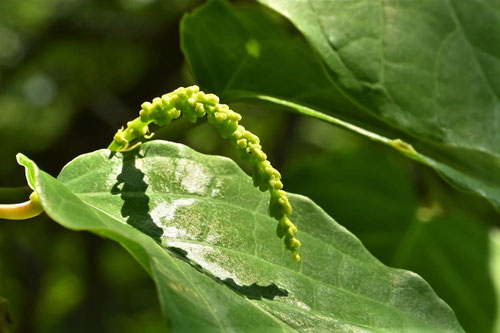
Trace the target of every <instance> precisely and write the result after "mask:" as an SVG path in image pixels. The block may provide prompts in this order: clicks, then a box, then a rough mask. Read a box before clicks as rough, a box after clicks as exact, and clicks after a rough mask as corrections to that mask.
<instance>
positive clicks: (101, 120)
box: [0, 0, 500, 332]
mask: <svg viewBox="0 0 500 333" xmlns="http://www.w3.org/2000/svg"><path fill="white" fill-rule="evenodd" d="M201 2H202V1H194V0H166V1H159V0H113V1H107V2H103V1H97V0H23V1H19V0H1V1H0V163H1V164H0V165H1V166H0V187H1V188H2V189H0V200H1V201H0V202H2V203H10V202H19V201H24V200H26V198H27V195H28V194H29V190H28V189H27V188H26V187H23V186H24V185H25V184H26V182H25V179H24V170H23V168H21V167H19V166H18V165H17V163H16V161H15V154H16V153H17V152H22V153H24V154H26V155H27V156H29V157H30V158H32V159H33V160H35V161H36V162H37V164H38V165H39V166H40V167H41V168H42V169H43V170H45V171H47V172H49V173H50V174H52V175H54V176H55V175H57V174H58V173H59V171H60V170H61V168H62V167H63V166H64V165H65V164H66V163H67V162H69V161H70V160H71V159H72V158H74V157H76V156H77V155H79V154H82V153H86V152H90V151H93V150H96V149H100V148H104V147H106V146H107V145H108V143H109V142H110V140H111V139H112V137H113V135H114V133H115V131H116V130H117V129H118V128H119V127H120V126H122V125H124V124H125V123H126V121H128V120H130V119H132V118H134V117H136V116H137V112H138V110H139V107H140V104H141V103H142V102H143V101H146V100H151V99H152V98H154V97H156V96H160V95H162V94H163V93H165V92H168V91H171V90H173V89H175V88H177V87H178V86H182V85H188V84H192V83H195V82H193V79H192V77H191V76H190V73H189V69H188V68H187V65H186V64H185V61H184V59H183V55H182V53H181V51H180V47H179V20H180V18H181V16H182V14H183V13H184V12H185V11H188V10H190V9H192V8H194V7H195V6H196V5H198V4H199V3H201ZM232 107H233V108H234V109H235V110H237V111H238V112H240V113H242V115H243V121H242V123H243V124H244V126H245V127H247V128H249V129H251V130H252V131H253V132H255V133H256V134H258V135H259V136H260V137H261V140H262V142H263V147H264V149H265V151H266V152H268V155H269V159H270V160H271V162H272V163H273V164H274V165H275V166H276V167H277V168H278V169H279V170H281V171H282V175H283V178H284V184H285V189H286V190H288V191H290V192H295V193H300V194H303V195H306V196H309V197H310V198H312V199H313V200H314V201H316V202H317V203H318V204H319V205H320V206H321V207H322V208H323V209H324V210H325V211H326V212H327V213H329V214H330V215H331V216H332V217H334V218H335V219H336V220H337V221H338V222H339V223H341V224H342V225H344V226H345V227H346V228H347V229H349V230H350V231H351V232H353V233H354V234H356V235H357V236H358V237H359V238H360V239H361V240H362V242H363V243H364V244H365V246H366V247H367V248H368V249H369V250H370V251H371V252H372V253H373V254H374V255H375V256H377V258H379V259H380V260H381V261H382V262H384V263H385V264H387V265H390V266H394V267H401V268H405V269H410V270H413V271H415V272H417V273H418V274H420V275H422V276H423V277H424V278H425V279H426V280H427V281H428V282H429V283H430V284H431V286H432V287H433V288H434V289H435V290H436V292H437V293H438V295H439V296H440V297H442V298H443V299H444V300H445V301H446V302H447V303H448V304H449V305H450V306H451V307H452V308H453V309H454V310H455V312H456V314H457V316H458V319H459V321H460V323H461V324H462V326H463V327H464V328H465V329H466V330H468V331H471V332H494V331H497V332H500V324H499V322H498V320H497V318H498V317H499V315H498V313H499V306H498V297H499V289H498V284H499V283H500V281H499V277H500V241H499V238H500V237H499V232H498V227H500V219H499V216H498V213H497V212H495V211H494V210H493V208H491V206H490V205H489V204H488V203H487V202H485V201H484V200H482V199H480V198H476V197H473V196H470V195H467V194H464V193H461V192H458V191H457V190H455V189H453V188H451V187H450V186H449V185H448V184H446V183H445V182H444V181H443V180H441V178H439V176H438V175H436V174H435V172H433V171H432V170H430V169H429V168H426V167H424V166H422V165H418V164H416V163H414V162H412V161H409V160H408V159H405V158H403V157H401V156H400V155H398V154H397V153H395V152H394V151H392V150H388V149H387V148H385V147H382V146H379V145H377V144H374V143H371V142H368V141H367V140H366V139H364V138H361V137H357V136H355V135H353V134H350V133H347V132H345V131H343V130H340V129H336V128H334V127H332V126H331V125H328V124H324V123H322V122H320V121H317V120H313V119H306V118H304V117H300V116H297V115H294V114H291V113H287V112H285V111H283V110H280V109H277V108H267V107H264V106H261V105H257V106H256V105H243V104H235V105H232ZM157 138H162V139H167V140H172V141H176V142H181V143H184V144H187V145H189V146H191V147H192V148H194V149H196V150H198V151H200V152H203V153H207V154H220V155H225V156H229V157H231V158H233V159H234V160H235V161H237V162H238V163H240V161H239V157H238V155H237V154H236V152H235V151H233V150H232V149H231V147H230V146H229V145H228V144H227V143H226V142H224V141H223V140H222V139H220V138H219V136H218V134H217V132H216V130H215V129H213V128H211V127H210V126H209V125H208V124H207V123H206V122H201V123H199V124H197V125H192V124H189V123H187V122H186V121H184V120H178V121H176V122H175V123H174V124H172V125H171V126H169V127H167V128H165V129H162V130H160V131H159V132H158V133H157ZM240 164H241V163H240ZM242 167H243V168H245V166H243V165H242ZM247 171H248V170H247ZM0 296H1V297H5V298H7V299H8V301H9V305H10V313H11V316H12V318H13V322H14V324H13V325H12V331H13V332H69V331H71V332H161V331H164V326H163V321H162V319H161V314H160V311H159V306H158V301H157V299H156V291H155V287H154V284H153V282H152V281H151V280H150V279H149V277H148V276H147V274H146V273H145V272H144V271H143V269H142V268H141V267H140V266H139V264H137V263H136V262H135V261H134V259H133V258H132V257H131V256H130V255H128V253H126V251H124V250H123V249H122V248H121V247H120V246H119V245H117V244H115V243H113V242H111V241H107V240H105V239H101V238H99V237H97V236H95V235H92V234H88V233H77V232H72V231H69V230H65V229H63V228H62V227H60V226H59V225H57V224H55V223H53V222H51V221H50V219H49V218H48V217H47V216H45V215H42V216H40V217H37V218H35V219H32V220H29V221H19V222H16V221H4V220H0ZM0 320H1V318H0Z"/></svg>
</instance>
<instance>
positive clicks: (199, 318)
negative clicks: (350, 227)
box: [19, 141, 462, 332]
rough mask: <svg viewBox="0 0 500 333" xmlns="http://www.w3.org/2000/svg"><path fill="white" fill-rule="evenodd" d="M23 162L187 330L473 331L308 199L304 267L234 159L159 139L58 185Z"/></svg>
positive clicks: (65, 174)
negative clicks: (150, 286)
mask: <svg viewBox="0 0 500 333" xmlns="http://www.w3.org/2000/svg"><path fill="white" fill-rule="evenodd" d="M19 161H20V163H22V164H23V165H25V166H26V168H27V173H28V177H27V178H28V181H29V182H30V184H31V185H32V186H34V187H35V188H36V190H37V191H38V193H39V195H40V198H41V201H42V204H43V205H44V208H45V210H46V212H47V214H48V215H49V216H50V217H51V218H52V219H54V220H55V221H57V222H58V223H60V224H61V225H63V226H65V227H67V228H70V229H74V230H87V231H91V232H94V233H97V234H99V235H102V236H105V237H108V238H111V239H113V240H115V241H118V242H119V243H121V244H122V245H123V246H124V247H125V248H126V249H127V250H128V251H129V252H130V253H131V254H132V255H133V256H134V257H135V258H136V259H137V260H138V261H139V262H140V263H141V264H142V265H143V266H144V268H145V269H146V270H147V271H148V272H149V273H150V274H151V276H152V277H153V279H154V280H155V282H156V284H157V288H158V293H159V298H160V303H161V306H162V309H163V311H164V313H165V315H166V316H167V318H168V321H169V325H170V326H171V328H172V329H173V330H175V331H178V330H197V329H198V330H199V329H203V330H205V331H206V330H207V329H212V330H218V331H231V330H234V329H236V330H241V331H256V330H257V331H259V330H260V331H262V330H266V331H270V330H275V331H290V332H292V331H306V330H328V331H332V330H333V331H352V330H354V329H356V330H361V331H397V332H402V331H415V330H426V331H439V332H443V331H461V330H462V329H461V327H460V326H459V324H458V322H457V320H456V318H455V315H454V314H453V312H452V310H451V309H450V308H449V307H448V306H447V305H446V304H445V303H444V302H443V301H442V300H441V299H439V298H438V297H437V296H436V295H435V293H434V292H433V291H432V289H431V288H430V287H429V285H428V284H427V283H426V282H425V281H424V280H423V279H421V278H420V277H418V276H417V275H416V274H414V273H411V272H408V271H403V270H397V269H392V268H388V267H387V266H385V265H383V264H381V263H380V262H379V261H378V260H376V259H375V258H374V257H373V256H372V255H371V254H370V253H369V252H368V251H367V250H366V249H365V248H364V247H363V246H362V244H361V243H360V241H359V240H358V239H357V238H355V237H354V236H353V235H352V234H351V233H349V232H348V231H347V230H346V229H344V228H343V227H342V226H340V225H339V224H338V223H336V222H335V221H334V220H333V219H332V218H330V217H329V216H328V215H327V214H326V213H325V212H324V211H322V210H321V209H320V208H319V207H318V206H317V205H315V204H314V203H313V202H312V201H310V200H309V199H307V198H305V197H302V196H298V195H291V196H290V199H291V202H292V204H293V206H294V213H293V215H292V218H293V220H294V221H295V222H296V223H297V226H298V228H299V234H298V235H300V239H301V240H302V244H303V246H302V248H301V255H302V258H303V259H302V261H301V262H300V263H295V262H293V261H292V259H291V258H290V256H289V253H288V252H286V251H285V250H284V249H283V247H282V243H281V242H280V241H279V240H278V239H277V238H276V236H275V233H274V228H275V225H276V222H275V221H274V220H273V219H271V218H270V217H268V215H267V211H266V210H267V205H268V200H269V197H268V194H267V193H262V192H260V191H259V190H258V189H256V188H254V187H253V185H252V181H251V178H250V177H249V176H248V175H246V174H245V173H243V171H241V170H240V169H239V168H238V167H237V166H236V164H235V163H234V162H232V161H231V160H229V159H227V158H223V157H216V156H206V155H202V154H199V153H196V152H195V151H193V150H191V149H189V148H187V147H185V146H182V145H179V144H173V143H168V142H160V141H155V142H150V143H147V144H144V145H143V146H142V147H141V148H140V149H139V150H135V151H133V152H129V153H125V154H124V155H122V154H116V155H114V156H113V155H112V154H110V152H109V151H108V150H99V151H96V152H94V153H90V154H86V155H81V156H80V157H77V158H76V159H75V160H73V161H72V162H70V163H69V164H68V165H67V166H66V167H65V168H64V169H63V170H62V171H61V174H60V175H59V177H58V179H57V180H56V179H54V178H53V177H51V176H50V175H48V174H46V173H44V172H43V171H41V170H39V169H38V168H37V166H36V165H35V164H34V163H33V162H31V161H30V160H28V159H27V158H26V157H24V156H22V155H19Z"/></svg>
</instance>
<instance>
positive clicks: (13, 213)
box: [0, 192, 43, 220]
mask: <svg viewBox="0 0 500 333" xmlns="http://www.w3.org/2000/svg"><path fill="white" fill-rule="evenodd" d="M42 212H43V207H42V204H41V203H40V199H39V198H38V195H37V194H36V192H33V193H31V195H30V200H28V201H25V202H22V203H18V204H8V205H2V204H0V219H7V220H27V219H30V218H32V217H35V216H37V215H39V214H41V213H42Z"/></svg>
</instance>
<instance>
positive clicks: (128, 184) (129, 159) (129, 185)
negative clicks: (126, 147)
mask: <svg viewBox="0 0 500 333" xmlns="http://www.w3.org/2000/svg"><path fill="white" fill-rule="evenodd" d="M138 152H139V150H134V151H130V152H126V153H123V162H122V170H121V172H120V174H119V175H118V176H117V177H116V183H115V184H114V185H113V187H112V188H111V194H113V195H117V194H120V197H121V199H122V200H123V206H122V208H121V215H122V217H126V218H127V223H128V224H130V225H131V226H133V227H134V228H136V229H139V230H140V231H142V232H143V233H145V234H146V235H148V236H150V237H152V238H154V239H155V240H156V241H159V239H160V237H161V235H162V234H163V230H162V229H161V228H160V227H158V226H157V225H156V224H155V223H154V221H153V219H152V217H151V215H150V214H149V197H148V196H147V195H146V190H147V189H148V186H149V185H148V184H147V183H146V182H145V181H144V173H143V172H142V171H141V170H140V169H138V168H137V167H136V159H137V158H138V157H139V158H142V156H140V155H139V153H138Z"/></svg>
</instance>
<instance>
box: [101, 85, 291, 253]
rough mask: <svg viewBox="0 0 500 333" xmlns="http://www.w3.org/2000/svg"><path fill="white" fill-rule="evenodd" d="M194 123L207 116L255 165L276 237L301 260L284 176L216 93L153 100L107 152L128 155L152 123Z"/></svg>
mask: <svg viewBox="0 0 500 333" xmlns="http://www.w3.org/2000/svg"><path fill="white" fill-rule="evenodd" d="M181 115H182V116H183V117H184V118H186V119H187V120H188V121H189V122H191V123H195V122H196V121H197V120H198V118H201V117H203V116H205V115H206V116H207V120H208V122H209V123H210V124H212V125H214V126H215V127H216V128H217V129H218V131H219V134H220V135H221V136H222V138H224V139H229V141H230V142H231V144H232V145H234V146H235V147H236V148H237V149H238V150H239V151H240V153H241V157H242V159H243V160H244V161H245V162H248V163H250V165H251V166H252V178H253V183H254V185H255V186H256V187H258V188H259V189H260V190H261V191H263V192H264V191H269V193H270V195H271V199H270V202H269V215H270V216H271V217H273V218H274V219H276V220H277V221H278V227H277V229H276V234H277V236H278V237H279V238H283V237H284V243H285V247H286V248H287V249H288V250H289V251H291V252H292V255H293V259H294V260H295V261H299V260H300V255H299V253H298V251H297V249H298V248H299V247H300V241H299V240H298V239H297V238H295V233H296V232H297V227H296V226H295V225H294V224H293V223H292V221H291V220H290V219H289V217H290V215H291V214H292V206H291V205H290V202H289V201H288V197H287V195H286V192H285V191H283V190H282V188H283V183H282V182H281V174H280V173H279V171H278V170H276V169H275V168H273V166H272V165H271V163H270V162H269V161H268V160H267V155H266V154H265V153H264V152H263V151H262V146H261V145H260V140H259V138H258V137H257V136H256V135H255V134H253V133H251V132H250V131H248V130H246V129H245V127H243V126H241V125H239V123H238V122H239V121H240V120H241V115H240V114H239V113H237V112H234V111H233V110H231V109H230V108H229V106H227V105H226V104H219V98H218V97H217V96H216V95H214V94H205V93H204V92H203V91H200V89H199V87H198V86H191V87H187V88H183V87H181V88H178V89H176V90H174V91H173V92H170V93H168V94H165V95H163V96H162V97H161V98H159V97H157V98H155V99H153V101H152V103H150V102H146V103H143V104H142V109H141V111H140V112H139V117H137V118H136V119H134V120H132V121H129V122H128V123H127V127H126V128H121V129H119V130H118V132H117V133H116V134H115V136H114V138H113V142H112V143H111V144H110V145H109V147H108V149H109V150H111V151H114V152H125V151H128V150H132V149H134V148H136V147H137V146H139V145H140V142H139V143H136V144H131V142H133V141H134V140H137V139H141V138H146V139H149V138H151V137H152V134H150V132H149V124H151V123H153V124H156V125H158V126H165V125H168V124H169V123H170V122H172V120H175V119H177V118H179V117H180V116H181Z"/></svg>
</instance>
